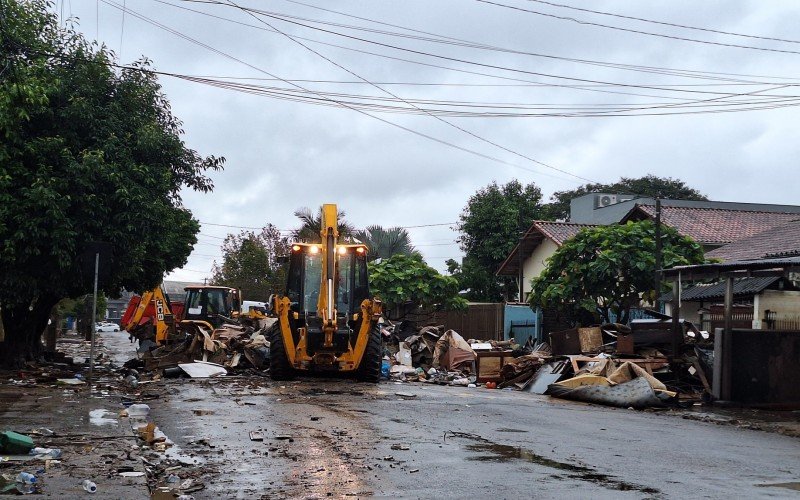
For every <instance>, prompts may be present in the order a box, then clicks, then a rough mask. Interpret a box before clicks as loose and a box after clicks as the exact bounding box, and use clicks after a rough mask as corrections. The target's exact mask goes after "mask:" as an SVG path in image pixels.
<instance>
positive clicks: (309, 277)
mask: <svg viewBox="0 0 800 500" xmlns="http://www.w3.org/2000/svg"><path fill="white" fill-rule="evenodd" d="M303 260H304V262H303V267H304V268H305V279H304V280H303V310H304V311H306V312H308V313H313V312H316V310H317V301H318V300H319V286H320V280H321V279H322V255H321V254H319V253H314V254H312V253H306V254H305V255H304V256H303Z"/></svg>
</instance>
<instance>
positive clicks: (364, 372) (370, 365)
mask: <svg viewBox="0 0 800 500" xmlns="http://www.w3.org/2000/svg"><path fill="white" fill-rule="evenodd" d="M382 362H383V339H382V338H381V329H380V327H379V326H378V324H377V323H376V324H375V325H374V326H373V327H372V330H370V333H369V340H368V341H367V348H366V349H364V356H363V357H362V358H361V363H359V365H358V368H357V369H356V379H357V380H359V381H361V382H370V383H377V382H379V381H380V379H381V363H382Z"/></svg>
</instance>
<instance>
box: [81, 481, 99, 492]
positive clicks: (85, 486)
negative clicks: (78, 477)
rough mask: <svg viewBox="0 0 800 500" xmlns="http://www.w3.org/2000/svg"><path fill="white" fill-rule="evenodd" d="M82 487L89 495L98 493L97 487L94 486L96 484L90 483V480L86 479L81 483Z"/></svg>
mask: <svg viewBox="0 0 800 500" xmlns="http://www.w3.org/2000/svg"><path fill="white" fill-rule="evenodd" d="M81 486H83V489H84V490H86V491H88V492H89V493H96V492H97V485H96V484H94V482H92V481H90V480H88V479H84V480H83V483H81Z"/></svg>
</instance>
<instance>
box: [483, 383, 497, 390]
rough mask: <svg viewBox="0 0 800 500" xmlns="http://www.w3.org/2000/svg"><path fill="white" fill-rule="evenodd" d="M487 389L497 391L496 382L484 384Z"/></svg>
mask: <svg viewBox="0 0 800 500" xmlns="http://www.w3.org/2000/svg"><path fill="white" fill-rule="evenodd" d="M486 388H487V389H497V382H486Z"/></svg>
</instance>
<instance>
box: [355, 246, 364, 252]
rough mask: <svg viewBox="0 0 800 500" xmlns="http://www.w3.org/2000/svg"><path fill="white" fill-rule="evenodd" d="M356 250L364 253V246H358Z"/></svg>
mask: <svg viewBox="0 0 800 500" xmlns="http://www.w3.org/2000/svg"><path fill="white" fill-rule="evenodd" d="M356 252H358V253H364V247H358V248H356Z"/></svg>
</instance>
